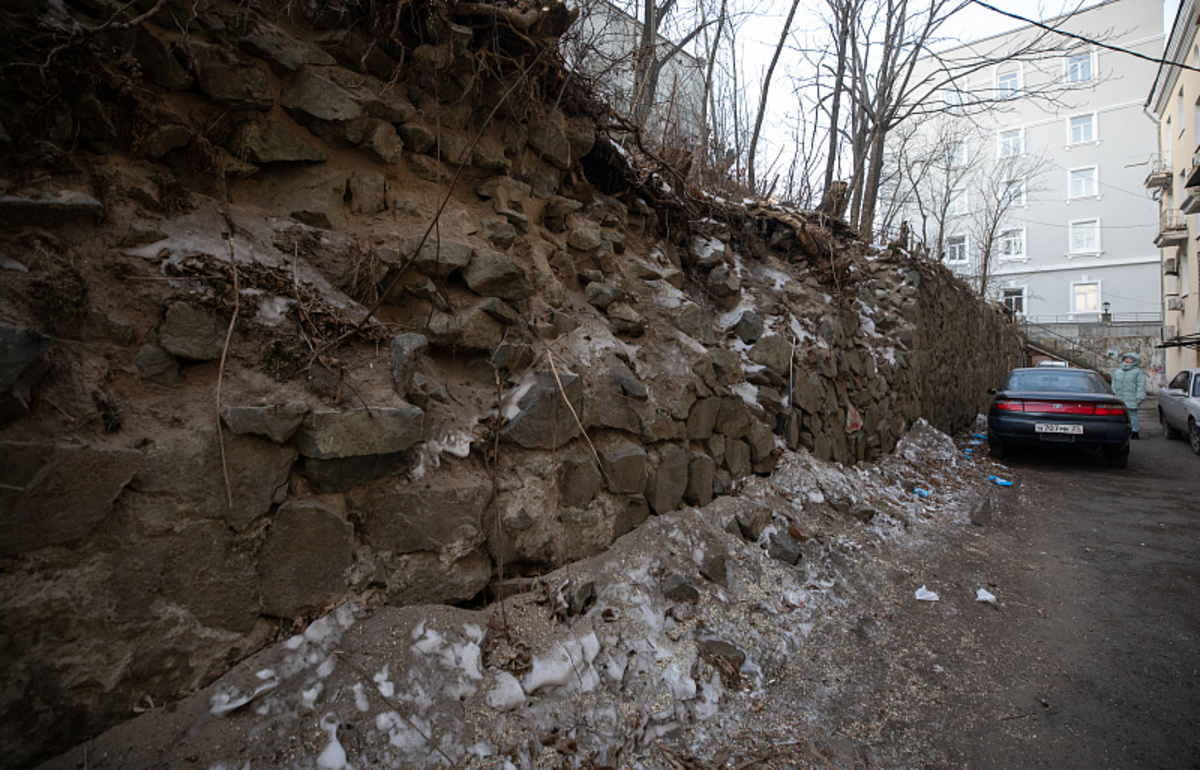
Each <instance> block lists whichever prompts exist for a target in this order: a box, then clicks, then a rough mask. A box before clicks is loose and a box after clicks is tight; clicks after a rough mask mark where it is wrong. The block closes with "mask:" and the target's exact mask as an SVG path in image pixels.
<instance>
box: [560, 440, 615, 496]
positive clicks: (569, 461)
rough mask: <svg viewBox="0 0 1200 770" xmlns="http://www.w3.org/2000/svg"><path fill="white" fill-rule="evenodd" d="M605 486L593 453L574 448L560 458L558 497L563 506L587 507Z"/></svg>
mask: <svg viewBox="0 0 1200 770" xmlns="http://www.w3.org/2000/svg"><path fill="white" fill-rule="evenodd" d="M603 484H604V478H603V477H602V476H601V475H600V468H599V466H597V465H596V460H595V458H594V457H592V454H591V452H588V451H585V450H583V449H582V448H579V447H574V448H572V449H569V450H567V451H566V452H564V453H563V454H562V455H561V456H560V459H559V464H558V495H559V502H561V503H562V505H563V506H565V507H567V508H578V507H580V506H583V505H587V504H588V503H590V502H591V501H592V498H594V497H595V496H596V493H598V492H599V491H600V487H601V486H602V485H603Z"/></svg>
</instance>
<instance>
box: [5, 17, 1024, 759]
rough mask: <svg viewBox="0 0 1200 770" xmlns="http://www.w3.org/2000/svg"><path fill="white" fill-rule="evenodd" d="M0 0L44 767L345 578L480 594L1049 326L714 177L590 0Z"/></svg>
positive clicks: (839, 434)
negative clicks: (621, 67)
mask: <svg viewBox="0 0 1200 770" xmlns="http://www.w3.org/2000/svg"><path fill="white" fill-rule="evenodd" d="M0 13H3V15H4V23H3V25H0V29H2V30H3V31H2V32H0V35H3V37H4V42H5V46H4V47H3V51H4V53H3V54H2V55H3V57H4V62H3V63H4V65H5V66H6V67H8V68H9V69H10V70H16V69H21V70H22V71H27V72H29V73H30V77H28V78H13V79H7V80H6V82H5V83H4V84H3V86H2V87H0V146H3V147H4V152H3V155H2V156H0V259H2V261H0V268H2V269H0V277H2V278H3V280H0V339H2V340H3V347H2V348H0V359H2V360H0V364H2V365H0V375H2V378H3V379H2V381H0V421H2V422H0V456H2V458H3V459H2V462H0V474H2V476H3V478H2V480H0V527H2V528H3V533H4V537H3V538H0V559H2V561H0V603H2V606H3V612H4V617H5V623H4V626H5V629H4V632H3V633H4V642H3V647H4V649H5V651H6V658H7V659H9V660H11V661H15V664H14V665H13V666H12V669H11V673H10V676H8V677H7V678H6V680H5V683H4V686H3V688H0V709H2V710H3V711H4V713H6V714H7V715H8V717H7V718H6V719H5V720H3V724H2V726H0V736H2V740H3V741H4V743H5V745H6V746H11V747H14V748H13V752H14V753H13V758H14V761H15V762H16V763H18V764H21V763H28V762H30V761H32V760H33V758H36V757H44V756H46V755H47V754H48V753H49V752H51V751H53V750H56V749H62V748H65V747H66V745H67V744H69V743H72V742H77V741H80V740H83V739H84V738H86V737H88V736H90V735H94V734H96V733H98V732H99V731H101V730H102V729H104V728H107V727H108V726H110V725H112V724H113V723H115V722H117V721H120V720H121V719H124V718H126V717H128V716H129V715H130V714H131V713H133V712H134V710H139V709H146V708H150V707H151V706H158V705H161V704H162V703H164V702H172V701H173V700H175V699H177V698H179V697H181V696H182V695H183V694H185V693H188V692H190V691H193V690H195V689H196V688H199V687H202V686H204V685H206V684H207V683H209V682H211V681H212V680H213V679H214V678H215V677H218V676H220V675H221V674H223V673H224V672H226V671H227V670H228V669H229V668H230V666H231V665H233V664H235V663H237V662H238V661H241V660H243V659H245V658H246V657H247V656H248V655H250V654H251V653H253V652H254V651H256V650H260V649H262V648H263V647H264V646H265V645H268V644H270V643H272V642H273V641H277V640H280V639H287V638H290V637H291V636H292V634H293V632H295V631H297V630H299V629H302V628H303V627H304V625H305V624H306V623H308V622H309V621H311V620H312V619H313V618H316V617H320V616H322V615H323V614H324V613H325V612H326V611H328V610H330V609H331V608H334V607H338V606H348V604H349V603H353V604H354V605H356V606H358V607H362V608H373V607H379V606H382V605H386V606H389V607H393V608H395V607H405V606H413V605H434V604H439V605H440V604H446V605H462V606H473V605H478V604H480V603H484V602H488V601H492V600H494V599H495V598H497V597H503V596H508V595H509V594H510V593H511V592H512V591H517V590H522V586H526V585H528V584H527V583H522V582H521V580H522V579H528V578H531V577H535V576H539V575H543V574H545V573H548V572H550V571H552V570H555V569H559V568H562V567H563V565H567V564H571V563H573V562H576V561H578V560H580V559H586V558H589V557H595V556H597V555H598V554H602V553H604V552H605V551H606V549H608V548H609V547H610V546H611V544H612V543H613V542H614V541H615V540H616V539H617V538H619V537H621V536H622V535H626V534H629V533H634V532H640V531H641V529H642V528H645V527H646V526H647V525H648V524H653V525H655V526H666V525H665V524H662V523H661V521H665V520H666V519H667V518H671V519H673V517H674V516H676V515H678V514H677V512H678V511H680V510H683V511H689V513H687V514H686V515H687V516H696V515H699V514H696V513H694V511H693V507H694V508H695V509H698V510H708V506H710V505H718V506H720V505H726V504H727V503H724V502H721V501H720V499H721V498H722V497H723V496H727V495H731V494H737V493H742V492H744V490H745V489H746V488H748V487H752V486H753V485H755V484H760V483H762V480H763V479H766V478H773V477H774V476H773V475H772V474H777V473H778V472H779V471H778V468H779V467H780V464H781V463H782V464H784V465H786V464H788V463H792V462H794V461H795V457H796V456H797V454H796V453H800V455H801V456H811V457H812V458H816V460H820V461H835V462H841V463H847V464H852V463H855V462H860V461H876V460H879V459H880V458H882V457H883V456H884V455H885V453H887V452H888V451H890V450H891V449H892V448H893V447H894V446H895V445H896V442H897V441H898V440H899V439H900V437H901V436H903V435H904V434H905V432H906V431H907V430H908V429H909V427H910V426H911V425H912V424H913V423H914V421H915V420H917V419H918V418H919V417H921V416H925V417H926V418H927V419H928V420H929V421H930V422H931V423H933V425H935V426H936V427H937V428H938V429H940V430H944V431H954V430H957V429H959V428H961V427H963V426H965V425H967V424H968V423H969V422H970V421H971V420H972V419H973V418H974V416H975V414H976V413H977V412H978V410H979V407H980V403H981V399H982V398H983V392H984V389H985V388H986V387H987V386H988V385H990V384H993V382H994V381H995V380H996V379H998V376H999V374H1000V373H1001V372H1003V371H1004V370H1006V369H1007V368H1008V366H1009V365H1010V363H1011V362H1012V360H1013V359H1014V357H1015V356H1016V354H1017V351H1018V348H1017V346H1016V343H1015V338H1014V337H1013V336H1012V335H1011V333H1010V331H1009V330H1008V328H1007V327H1006V325H1005V323H1004V321H1003V319H1002V317H1001V316H1000V315H999V314H997V313H995V312H994V311H993V310H992V309H990V308H988V307H985V306H983V305H981V304H980V303H978V302H977V301H976V300H975V299H974V298H973V297H972V296H971V295H970V293H969V292H968V291H967V290H966V289H965V287H963V286H961V284H959V283H957V282H956V281H955V280H954V279H953V278H951V277H950V276H949V274H948V273H947V272H946V271H944V270H943V269H941V268H940V267H939V266H936V265H929V264H925V263H922V262H918V261H914V260H912V259H911V258H910V257H909V256H908V255H906V254H904V253H903V252H901V251H899V250H897V249H892V248H882V247H877V246H872V245H869V244H864V243H861V242H859V241H858V240H856V239H854V238H853V237H852V236H851V235H850V234H849V233H847V232H846V231H845V228H844V225H841V224H839V223H838V222H837V221H836V220H830V219H828V218H827V217H825V216H823V215H820V214H815V213H805V212H794V211H783V210H781V209H778V208H770V207H763V206H759V205H758V204H750V205H747V204H742V203H730V202H725V201H721V200H719V199H715V198H711V197H707V196H704V195H703V194H698V193H696V192H695V191H687V190H686V189H685V185H684V184H683V183H682V182H681V180H680V178H679V175H678V173H677V172H675V171H674V170H673V169H672V168H671V167H670V166H669V164H663V163H661V162H659V161H658V160H656V159H655V157H654V156H653V154H652V153H642V152H641V151H640V150H639V149H638V147H637V142H636V141H633V140H630V137H629V136H628V134H627V132H625V130H624V128H623V127H622V126H621V125H620V124H619V123H615V122H614V121H612V120H611V119H610V118H611V116H609V115H608V114H607V112H606V111H605V109H604V108H603V106H602V105H598V104H596V103H595V102H594V101H593V100H592V99H591V98H590V96H589V94H588V91H587V89H586V83H584V82H583V81H582V80H581V79H580V78H578V77H573V76H569V74H568V73H567V71H566V70H565V69H564V65H563V63H562V60H561V58H560V57H559V55H558V53H557V50H556V48H555V40H556V37H557V36H558V35H560V34H561V33H562V32H563V31H564V30H565V29H568V28H569V23H570V20H571V15H570V13H569V12H568V11H567V9H566V7H565V6H563V5H561V4H559V3H549V4H547V5H545V6H538V7H526V6H511V7H510V6H505V5H498V4H491V5H489V4H476V3H457V4H433V3H426V2H412V3H397V4H391V5H387V4H366V5H360V4H358V3H352V2H344V3H343V2H297V3H286V4H284V3H278V4H257V5H256V6H255V7H253V8H251V7H248V6H246V5H245V4H239V3H234V2H229V1H227V0H201V1H200V2H195V1H194V0H188V1H187V2H183V1H182V0H161V1H158V2H150V0H135V2H134V3H132V4H124V3H116V2H110V0H77V1H73V2H66V3H50V4H45V5H43V4H41V3H17V4H15V5H12V6H10V7H8V8H6V9H5V10H3V11H2V12H0ZM626 140H629V141H626ZM622 142H625V143H624V144H622ZM714 501H717V502H715V503H714ZM850 513H852V512H850ZM652 517H654V518H652ZM660 520H661V521H660ZM653 531H657V530H647V532H648V533H649V532H653ZM650 536H651V535H650V534H646V535H639V537H650ZM467 611H468V610H466V609H464V610H463V612H467ZM446 612H447V613H448V615H447V616H452V615H454V612H456V611H450V610H446ZM597 638H598V639H599V638H600V637H597ZM231 697H234V696H231ZM234 699H236V698H234ZM231 702H232V701H231Z"/></svg>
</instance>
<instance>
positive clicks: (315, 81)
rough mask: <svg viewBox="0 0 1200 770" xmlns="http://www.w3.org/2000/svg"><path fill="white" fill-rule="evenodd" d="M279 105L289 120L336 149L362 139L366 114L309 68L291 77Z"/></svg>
mask: <svg viewBox="0 0 1200 770" xmlns="http://www.w3.org/2000/svg"><path fill="white" fill-rule="evenodd" d="M279 104H280V106H281V107H283V109H284V110H285V111H286V112H287V114H288V115H291V116H292V119H293V120H295V121H296V122H297V123H299V124H301V125H302V126H305V127H307V128H308V129H309V130H310V131H312V132H313V133H315V134H316V135H317V136H319V137H321V138H322V139H324V140H325V141H326V142H329V144H331V145H333V146H335V147H352V146H354V145H356V144H358V143H359V142H361V141H362V140H363V137H364V135H365V132H366V128H367V114H366V112H365V111H364V110H363V108H362V105H361V104H360V103H359V101H358V100H357V99H356V98H355V97H354V95H353V94H351V93H350V92H349V91H347V90H346V89H344V88H342V87H341V86H339V85H337V84H336V83H334V82H333V81H332V80H330V79H329V78H326V77H324V76H322V75H318V74H317V73H316V72H314V71H312V70H308V69H302V70H300V71H298V72H296V74H294V75H293V76H292V78H291V80H289V81H288V83H287V85H285V86H284V88H283V92H282V93H281V94H280V95H279Z"/></svg>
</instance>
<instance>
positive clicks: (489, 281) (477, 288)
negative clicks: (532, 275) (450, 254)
mask: <svg viewBox="0 0 1200 770" xmlns="http://www.w3.org/2000/svg"><path fill="white" fill-rule="evenodd" d="M463 279H464V280H465V281H466V282H467V286H470V287H471V291H473V292H475V293H476V294H480V295H482V296H484V297H499V298H501V299H508V300H517V299H525V298H526V297H528V296H529V295H530V294H531V293H532V292H533V287H532V286H531V285H530V283H529V278H527V277H526V275H525V271H524V270H522V269H521V266H520V265H518V264H517V263H516V262H515V261H514V260H513V259H512V257H510V256H508V255H507V254H505V253H503V252H500V251H479V252H476V253H475V256H474V257H472V258H471V261H470V263H469V264H468V265H467V267H466V269H465V270H463Z"/></svg>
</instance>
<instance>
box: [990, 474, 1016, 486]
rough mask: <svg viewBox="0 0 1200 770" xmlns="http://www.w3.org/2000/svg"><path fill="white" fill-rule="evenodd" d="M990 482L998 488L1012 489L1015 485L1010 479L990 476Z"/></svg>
mask: <svg viewBox="0 0 1200 770" xmlns="http://www.w3.org/2000/svg"><path fill="white" fill-rule="evenodd" d="M988 481H990V482H992V483H993V484H995V485H996V486H998V487H1011V486H1012V484H1013V483H1012V482H1011V481H1009V480H1008V479H1002V478H1000V477H999V476H988Z"/></svg>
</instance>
